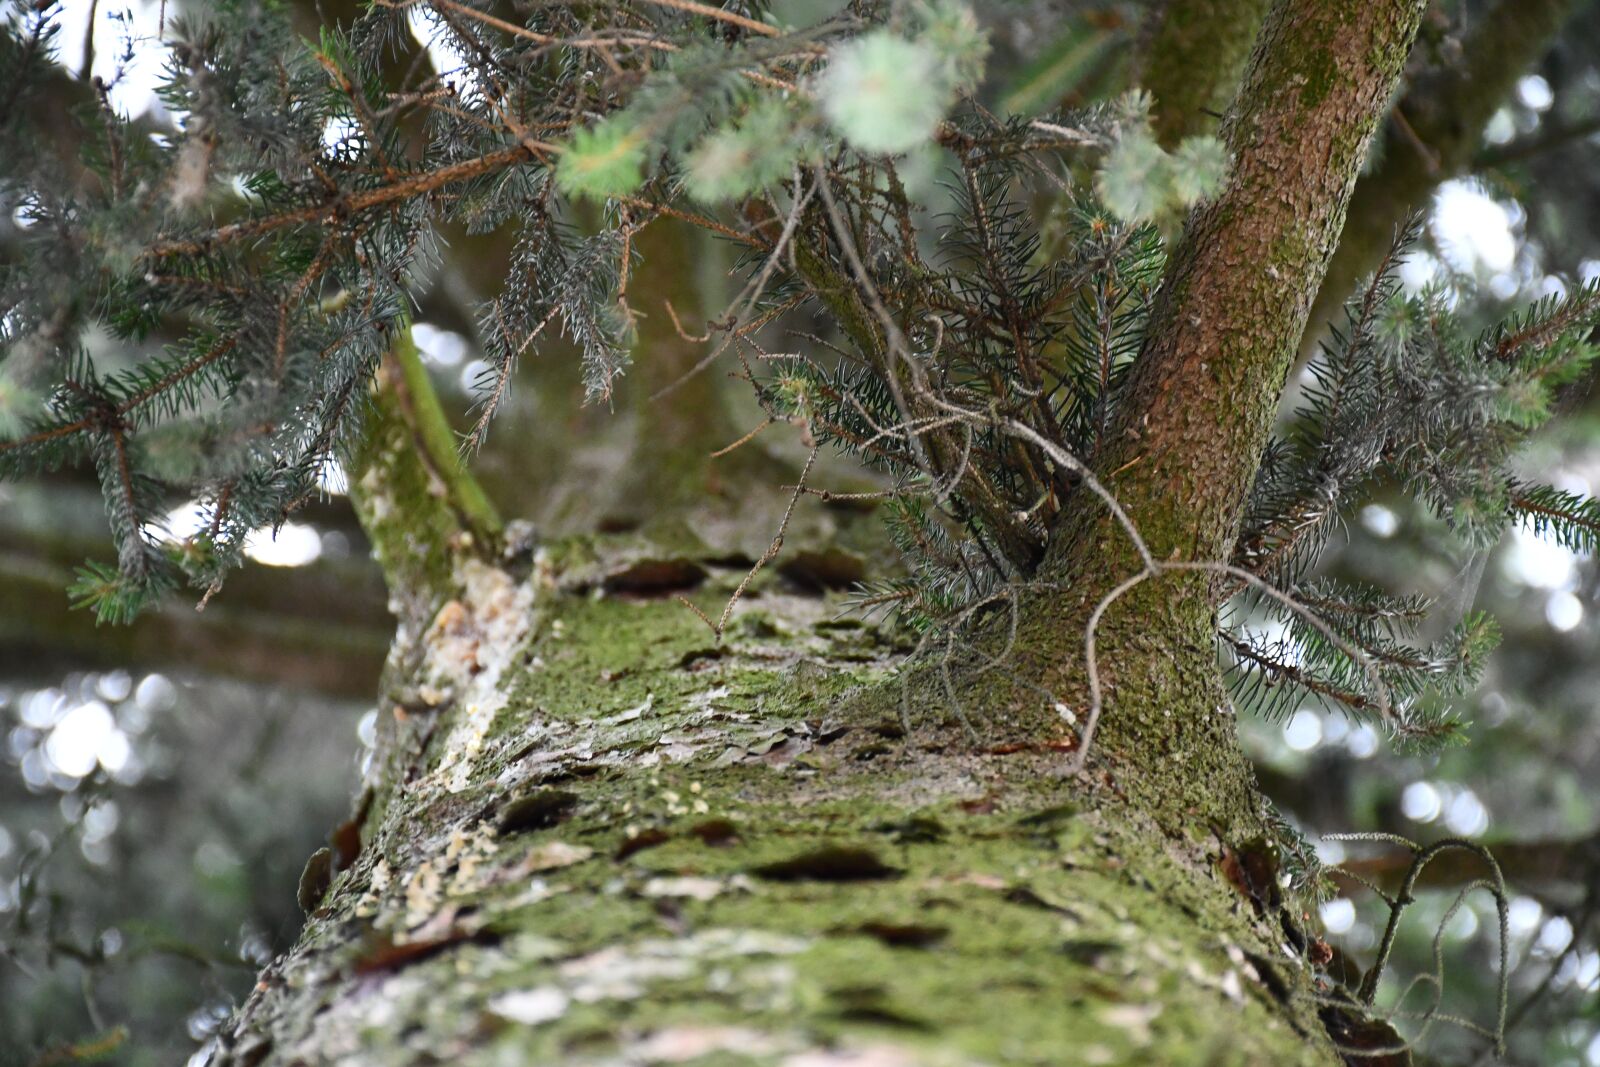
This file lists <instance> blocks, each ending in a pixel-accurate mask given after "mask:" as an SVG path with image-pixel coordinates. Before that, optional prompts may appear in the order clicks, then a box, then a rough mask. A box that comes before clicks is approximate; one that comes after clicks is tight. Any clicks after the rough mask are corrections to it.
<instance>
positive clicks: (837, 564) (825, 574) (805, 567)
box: [778, 548, 867, 592]
mask: <svg viewBox="0 0 1600 1067" xmlns="http://www.w3.org/2000/svg"><path fill="white" fill-rule="evenodd" d="M778 573H779V574H781V575H783V576H784V577H785V578H787V579H789V580H790V581H791V582H794V583H795V584H796V585H800V586H803V587H805V588H807V589H811V590H816V591H819V592H821V591H825V590H829V589H849V588H850V587H851V586H853V585H855V584H856V583H858V582H860V581H861V580H862V579H863V578H865V577H866V576H867V563H866V560H864V559H862V558H861V557H860V556H858V555H856V554H855V553H854V552H845V551H844V550H842V549H837V548H829V549H823V550H821V551H804V550H803V551H800V552H796V553H795V554H794V555H792V556H790V557H789V558H788V559H787V560H785V561H784V562H783V563H781V564H779V566H778Z"/></svg>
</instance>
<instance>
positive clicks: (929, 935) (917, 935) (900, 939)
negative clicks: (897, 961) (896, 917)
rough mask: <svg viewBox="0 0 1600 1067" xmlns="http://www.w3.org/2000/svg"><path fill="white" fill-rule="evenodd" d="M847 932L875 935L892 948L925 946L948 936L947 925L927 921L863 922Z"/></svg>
mask: <svg viewBox="0 0 1600 1067" xmlns="http://www.w3.org/2000/svg"><path fill="white" fill-rule="evenodd" d="M847 932H849V933H858V934H866V935H867V936H868V937H875V938H877V939H878V940H879V941H882V942H883V943H884V944H885V945H889V946H891V947H893V948H927V947H928V946H930V945H937V944H938V943H939V942H940V941H943V940H944V939H945V938H946V937H948V936H950V928H949V927H948V926H934V925H931V924H927V923H892V922H865V923H862V924H861V925H860V926H857V927H855V928H854V929H853V930H850V931H847Z"/></svg>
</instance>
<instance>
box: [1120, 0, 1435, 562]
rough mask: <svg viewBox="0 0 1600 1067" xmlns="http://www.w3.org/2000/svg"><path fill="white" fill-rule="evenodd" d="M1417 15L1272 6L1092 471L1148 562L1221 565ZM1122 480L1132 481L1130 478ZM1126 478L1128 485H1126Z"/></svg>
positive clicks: (1301, 1) (1375, 8)
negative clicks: (1137, 534)
mask: <svg viewBox="0 0 1600 1067" xmlns="http://www.w3.org/2000/svg"><path fill="white" fill-rule="evenodd" d="M1425 6H1426V3H1425V2H1424V0H1384V2H1382V3H1371V4H1362V5H1359V6H1350V5H1342V4H1326V3H1322V2H1319V0H1280V2H1279V3H1278V5H1277V6H1276V8H1275V9H1274V10H1273V12H1272V14H1271V16H1270V17H1269V19H1268V21H1267V24H1266V26H1265V27H1264V28H1263V30H1262V33H1261V37H1260V40H1259V41H1258V42H1257V46H1256V51H1255V54H1254V57H1253V58H1252V61H1251V69H1250V72H1249V74H1248V76H1247V79H1246V82H1245V85H1244V87H1243V88H1242V89H1241V90H1240V94H1239V98H1238V100H1237V101H1236V102H1235V104H1234V107H1233V110H1232V111H1231V112H1230V114H1229V117H1228V120H1227V122H1226V123H1225V124H1224V130H1223V133H1224V136H1225V138H1226V140H1227V142H1228V144H1229V147H1230V149H1231V150H1232V152H1233V154H1234V157H1235V163H1234V174H1233V177H1232V179H1231V180H1230V182H1229V184H1228V187H1227V189H1226V190H1225V191H1224V192H1223V194H1222V195H1221V196H1220V197H1219V198H1218V199H1217V200H1215V201H1214V202H1213V203H1211V204H1209V205H1208V206H1206V207H1204V208H1203V209H1201V210H1200V211H1198V212H1197V213H1196V214H1195V215H1194V216H1193V217H1192V218H1191V219H1190V220H1189V224H1188V229H1187V232H1186V233H1185V235H1184V238H1183V240H1182V242H1181V243H1180V245H1179V247H1178V249H1177V251H1176V253H1175V255H1174V257H1173V260H1172V263H1171V265H1170V266H1169V268H1168V272H1167V278H1166V280H1165V283H1164V292H1163V296H1162V299H1161V301H1160V303H1159V305H1158V306H1157V308H1156V310H1155V313H1154V316H1153V320H1152V323H1151V331H1150V339H1149V341H1148V342H1147V344H1146V347H1145V352H1144V355H1143V357H1142V359H1141V360H1140V362H1139V364H1138V367H1137V368H1136V370H1135V379H1134V381H1133V382H1132V385H1131V389H1130V395H1129V400H1128V403H1127V404H1125V405H1124V407H1123V409H1122V418H1121V420H1120V427H1119V428H1120V431H1121V433H1120V435H1119V439H1118V441H1117V444H1116V445H1114V446H1113V448H1112V449H1110V450H1108V451H1109V453H1110V454H1108V456H1107V457H1105V462H1104V463H1103V464H1102V468H1103V469H1104V470H1107V471H1112V472H1116V471H1123V473H1122V474H1120V475H1117V476H1116V477H1115V478H1114V487H1113V488H1114V491H1115V492H1116V493H1117V495H1118V496H1119V498H1120V499H1121V500H1122V501H1123V503H1124V505H1125V506H1127V508H1128V510H1129V512H1130V514H1132V515H1133V516H1134V519H1135V521H1136V522H1138V523H1139V524H1140V527H1141V529H1142V530H1143V532H1144V535H1145V538H1146V540H1147V541H1149V542H1150V545H1151V547H1152V549H1154V550H1156V552H1157V554H1158V555H1162V556H1164V555H1167V554H1170V553H1174V552H1176V553H1179V554H1181V555H1183V556H1186V557H1188V558H1192V559H1203V560H1220V559H1226V558H1228V556H1229V554H1230V552H1231V550H1232V545H1233V541H1234V539H1235V538H1236V537H1237V534H1238V524H1239V518H1240V510H1241V508H1242V505H1243V502H1244V499H1245V495H1246V492H1247V490H1248V487H1249V485H1250V481H1251V479H1252V478H1253V477H1254V475H1255V470H1256V466H1257V462H1258V459H1259V457H1260V454H1261V450H1262V448H1263V446H1264V445H1265V443H1266V440H1267V435H1268V432H1269V430H1270V427H1271V422H1272V417H1273V412H1274V410H1275V408H1276V406H1277V403H1278V397H1279V394H1280V392H1281V391H1282V388H1283V384H1284V379H1285V375H1286V374H1287V372H1288V368H1289V364H1290V362H1291V359H1292V357H1293V355H1294V351H1295V346H1296V344H1297V343H1298V341H1299V338H1300V335H1301V333H1302V331H1303V329H1304V326H1305V321H1306V316H1307V314H1308V312H1309V311H1310V306H1311V300H1312V297H1313V296H1314V295H1315V293H1316V291H1317V287H1318V286H1319V285H1320V283H1321V281H1322V277H1323V273H1324V270H1325V269H1326V266H1327V263H1328V260H1329V257H1330V256H1331V255H1332V254H1333V248H1334V244H1335V241H1336V240H1337V237H1338V234H1339V231H1340V228H1341V226H1342V224H1343V222H1344V214H1345V208H1346V205H1347V204H1348V203H1349V200H1350V194H1351V190H1352V188H1353V186H1354V183H1355V179H1356V174H1357V172H1358V170H1359V168H1360V166H1361V162H1362V160H1363V159H1364V158H1365V155H1366V149H1367V144H1368V142H1369V140H1370V138H1371V136H1372V132H1373V130H1374V128H1375V127H1376V125H1377V122H1378V119H1379V117H1380V116H1381V115H1382V113H1383V111H1384V108H1385V105H1386V104H1387V102H1388V99H1389V94H1390V93H1391V92H1392V91H1393V89H1394V85H1395V82H1396V81H1397V80H1398V78H1399V75H1400V70H1401V67H1402V65H1403V64H1404V62H1405V58H1406V54H1407V52H1408V51H1409V50H1410V47H1411V42H1412V39H1413V38H1414V36H1415V34H1416V31H1417V26H1418V23H1419V21H1420V19H1421V16H1422V11H1423V9H1424V7H1425ZM1130 465H1131V466H1130ZM1125 468H1126V469H1125Z"/></svg>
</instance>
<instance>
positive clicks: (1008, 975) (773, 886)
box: [227, 554, 1335, 1065]
mask: <svg viewBox="0 0 1600 1067" xmlns="http://www.w3.org/2000/svg"><path fill="white" fill-rule="evenodd" d="M557 558H559V557H558V555H557V554H544V555H541V557H540V558H539V559H538V560H537V561H535V562H534V564H533V569H532V573H531V575H530V577H529V578H528V579H527V581H526V582H521V583H519V582H513V581H510V580H509V578H507V577H506V576H504V575H500V576H499V577H495V576H493V575H492V574H490V573H488V572H484V573H480V574H478V575H477V576H476V577H475V578H472V579H470V581H469V582H468V585H469V586H472V587H474V588H475V589H476V592H469V593H468V594H467V595H464V596H463V597H462V598H461V599H459V600H456V601H452V602H451V604H450V605H447V606H446V608H445V609H444V611H443V612H441V618H440V619H438V620H436V621H435V623H434V624H433V626H432V627H431V629H430V631H429V635H428V638H427V644H428V654H427V657H426V659H425V661H424V662H423V663H422V664H421V665H419V667H418V673H417V675H416V677H415V679H414V681H415V682H416V683H417V685H418V687H419V688H425V689H427V690H428V691H430V692H433V693H436V694H439V700H438V703H437V704H436V705H434V706H432V707H427V708H422V707H412V708H409V709H403V711H402V713H403V714H404V715H406V716H407V717H408V719H409V720H410V721H411V723H412V725H413V726H415V727H416V729H415V730H413V731H411V732H410V733H409V735H408V736H411V737H412V738H427V739H428V740H427V741H426V743H425V744H424V746H423V747H422V748H421V749H420V751H418V750H413V751H412V752H411V754H410V755H409V756H408V757H407V758H405V759H399V760H390V761H386V762H385V763H384V764H383V765H384V766H386V767H388V768H389V770H388V772H387V773H388V774H390V775H391V776H392V777H393V778H394V780H395V782H396V783H403V787H402V788H398V789H395V790H393V791H391V793H390V795H389V797H388V800H387V803H385V804H383V805H381V806H380V807H378V808H375V809H374V814H373V815H372V817H371V821H370V822H369V825H368V827H367V831H368V832H367V844H366V846H365V848H364V849H363V851H362V852H361V854H360V855H359V857H358V858H357V859H356V860H355V862H354V864H353V866H352V867H351V868H350V869H349V870H347V871H344V872H342V873H341V874H340V875H339V876H338V877H337V878H336V879H335V881H334V883H333V886H332V888H331V891H330V892H329V894H328V895H327V897H326V898H325V899H324V900H322V901H321V902H320V903H319V905H318V906H317V910H316V912H315V915H314V917H313V919H312V921H311V923H310V924H309V925H308V927H307V930H306V932H305V934H304V936H303V938H302V940H301V943H300V945H299V946H298V947H297V949H296V950H295V951H294V952H293V953H292V954H291V955H289V956H288V957H286V958H284V959H283V960H280V961H278V962H277V963H275V964H274V965H273V966H272V967H271V968H269V970H268V971H267V972H266V973H265V974H264V975H263V978H262V982H261V984H260V986H259V987H258V990H257V992H256V993H255V994H254V995H253V997H252V998H251V1000H250V1002H249V1003H248V1004H246V1005H245V1007H244V1009H243V1011H242V1012H241V1013H240V1015H239V1016H238V1018H237V1019H236V1021H235V1024H234V1026H233V1027H232V1029H231V1031H230V1033H229V1036H228V1042H227V1048H228V1050H229V1056H230V1057H231V1060H230V1062H241V1063H242V1062H249V1063H308V1064H317V1063H331V1062H351V1061H359V1062H364V1063H373V1064H407V1063H428V1062H440V1061H449V1062H453V1063H469V1064H499V1063H518V1064H558V1063H559V1064H583V1063H595V1064H600V1063H620V1062H629V1063H632V1062H642V1063H657V1062H697V1063H751V1064H791V1065H793V1064H835V1063H837V1064H844V1063H857V1062H861V1060H860V1059H852V1058H851V1057H852V1056H854V1057H863V1056H865V1057H877V1058H876V1059H869V1060H868V1062H883V1063H907V1064H942V1063H949V1064H977V1063H988V1064H1040V1065H1044V1064H1060V1063H1064V1062H1079V1063H1105V1064H1122V1063H1129V1064H1131V1063H1202V1062H1204V1063H1217V1064H1240V1065H1245V1064H1251V1065H1254V1064H1261V1065H1266V1064H1273V1065H1278V1064H1299V1063H1304V1064H1327V1063H1332V1062H1335V1057H1334V1054H1333V1053H1332V1051H1331V1050H1330V1048H1329V1047H1328V1045H1327V1042H1326V1039H1325V1038H1323V1037H1322V1036H1321V1034H1320V1030H1319V1029H1318V1028H1317V1025H1316V1023H1315V1019H1314V1010H1313V1005H1312V1003H1311V1000H1310V988H1309V986H1308V985H1307V984H1306V983H1305V981H1304V974H1305V967H1304V965H1303V963H1297V962H1294V961H1291V960H1289V959H1287V958H1285V957H1284V956H1283V954H1282V952H1281V950H1280V948H1279V945H1280V943H1281V942H1282V940H1283V932H1282V930H1281V929H1279V928H1278V926H1277V922H1278V919H1277V917H1275V916H1272V915H1268V916H1266V917H1261V916H1258V915H1257V914H1256V912H1255V910H1254V909H1253V907H1252V905H1251V904H1250V903H1248V902H1247V901H1246V900H1244V899H1243V898H1242V897H1240V896H1239V895H1238V894H1237V893H1236V892H1235V891H1234V890H1233V889H1232V888H1231V887H1230V886H1229V885H1228V884H1227V882H1226V880H1225V879H1224V878H1223V877H1222V875H1221V874H1220V872H1219V870H1218V868H1217V860H1218V857H1219V854H1220V848H1221V846H1220V843H1219V841H1218V840H1217V838H1216V837H1215V836H1214V835H1213V832H1212V830H1211V828H1210V827H1208V826H1206V825H1205V824H1204V823H1203V822H1201V821H1198V820H1194V819H1187V820H1185V819H1181V818H1180V819H1178V820H1176V821H1175V822H1174V823H1173V825H1171V826H1169V827H1167V828H1166V829H1162V828H1161V827H1159V826H1158V824H1157V822H1156V821H1155V820H1153V819H1152V818H1151V817H1150V816H1149V815H1148V814H1147V813H1144V812H1141V811H1139V810H1137V809H1135V808H1132V807H1130V806H1128V805H1126V804H1123V803H1121V802H1120V801H1119V800H1118V799H1117V797H1116V794H1115V792H1114V791H1112V790H1102V791H1100V792H1099V793H1095V794H1083V793H1081V792H1080V791H1079V790H1078V789H1077V788H1076V787H1073V786H1071V785H1069V784H1068V783H1066V782H1064V781H1063V780H1062V779H1061V778H1060V777H1059V775H1058V774H1057V773H1055V772H1056V771H1058V770H1059V767H1060V763H1061V761H1062V760H1063V759H1064V756H1063V754H1062V753H1059V752H1052V751H1050V750H1048V749H1042V750H1028V749H1023V750H1011V749H1008V748H1006V747H1004V746H1002V747H1000V748H998V749H995V750H992V751H990V750H986V749H984V748H981V747H979V748H974V747H973V746H970V745H966V744H961V743H954V742H953V740H952V739H951V738H949V737H947V736H945V735H944V734H943V733H941V732H939V731H928V732H926V733H919V734H917V735H914V736H913V737H911V738H909V739H907V738H901V737H899V736H897V735H898V732H899V727H898V724H897V723H896V722H895V721H894V720H893V719H890V720H887V721H885V720H884V719H882V718H881V717H879V716H878V715H877V713H876V712H875V711H874V710H872V704H871V702H870V701H862V700H860V699H856V694H858V693H859V691H860V689H861V687H872V686H874V685H878V684H881V683H882V679H883V678H884V677H885V675H886V672H887V671H888V670H889V668H890V667H891V666H892V665H893V664H895V663H896V662H898V659H899V656H900V655H901V654H902V651H903V646H902V645H901V644H900V643H899V642H898V641H897V640H896V639H895V638H894V637H893V635H891V634H886V633H882V632H879V631H877V630H875V629H872V628H859V627H839V626H837V625H835V624H833V622H832V616H833V614H834V607H833V605H832V604H830V603H829V602H827V601H826V600H824V599H822V598H819V597H814V596H807V595H798V594H795V593H793V592H786V591H785V590H784V589H783V588H782V587H781V586H778V585H769V586H767V587H766V588H765V589H764V590H761V591H758V593H757V595H755V596H753V597H751V598H750V600H749V601H748V603H747V604H746V605H745V606H744V607H742V608H741V609H740V611H739V614H738V617H737V620H738V621H737V623H736V625H735V626H734V628H733V630H732V636H731V638H730V640H729V641H728V642H727V643H726V644H724V645H716V644H714V643H713V642H711V641H710V639H709V635H708V634H707V632H706V631H705V628H704V626H703V624H702V623H700V622H699V621H698V620H697V619H695V618H694V617H693V616H692V615H691V614H690V613H689V612H687V611H686V610H685V609H683V608H682V607H681V606H680V605H677V604H675V603H673V602H671V601H669V600H664V599H663V600H636V599H624V598H614V597H602V598H599V599H596V598H595V597H593V596H592V595H589V594H579V593H571V592H563V591H562V586H563V584H564V575H563V573H562V572H561V571H560V570H559V568H557V567H556V566H555V565H554V563H553V561H554V560H555V559H557ZM496 573H498V572H496ZM738 577H739V576H738V574H737V572H734V571H725V570H718V569H715V568H714V569H713V578H712V586H713V588H711V589H708V590H707V591H706V594H705V595H706V597H707V598H708V600H709V599H712V598H715V597H719V596H721V595H724V594H725V592H726V591H727V589H728V588H730V587H731V585H732V584H733V583H734V582H735V581H737V579H738ZM445 694H448V695H445ZM383 710H384V713H385V714H391V713H392V712H393V708H392V707H385V708H384V709H383ZM424 720H426V721H425V725H424ZM541 797H542V798H545V799H544V801H541V800H540V799H539V798H541ZM517 798H524V801H523V803H522V804H521V805H519V806H518V808H517V810H518V811H519V812H521V813H523V815H522V816H519V817H518V818H516V819H515V820H512V819H508V818H506V816H505V813H506V812H507V810H508V808H509V807H510V805H512V804H513V803H514V802H515V801H516V800H517ZM529 798H531V799H529ZM552 798H554V799H552ZM528 812H535V813H537V817H534V816H528V815H527V814H526V813H528Z"/></svg>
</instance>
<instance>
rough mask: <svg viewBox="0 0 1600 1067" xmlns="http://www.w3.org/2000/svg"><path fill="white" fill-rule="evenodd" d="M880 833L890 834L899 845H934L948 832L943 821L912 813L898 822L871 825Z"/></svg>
mask: <svg viewBox="0 0 1600 1067" xmlns="http://www.w3.org/2000/svg"><path fill="white" fill-rule="evenodd" d="M873 829H874V830H876V831H878V832H879V833H881V834H891V835H893V837H894V840H895V843H896V844H900V845H935V844H938V843H939V842H940V841H943V840H944V839H945V837H946V836H947V834H948V831H947V830H945V828H944V823H942V822H940V821H939V820H938V819H935V818H934V817H933V816H931V815H913V816H911V817H910V818H908V819H903V820H901V821H899V822H885V823H879V824H878V825H877V826H874V827H873Z"/></svg>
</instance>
